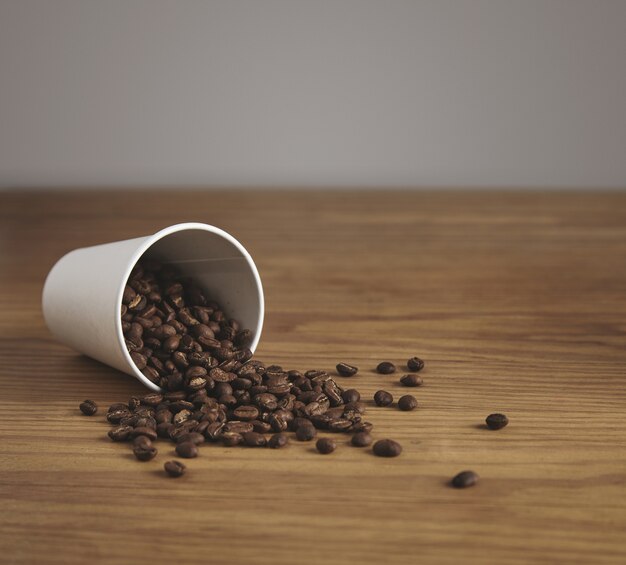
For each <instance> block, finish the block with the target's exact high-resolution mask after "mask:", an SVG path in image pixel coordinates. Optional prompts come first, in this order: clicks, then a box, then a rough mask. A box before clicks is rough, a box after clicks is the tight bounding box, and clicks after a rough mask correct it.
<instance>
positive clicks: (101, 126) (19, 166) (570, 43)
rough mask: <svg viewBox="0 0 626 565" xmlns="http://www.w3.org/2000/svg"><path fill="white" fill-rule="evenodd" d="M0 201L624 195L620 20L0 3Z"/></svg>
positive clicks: (593, 1)
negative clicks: (567, 191) (406, 192)
mask: <svg viewBox="0 0 626 565" xmlns="http://www.w3.org/2000/svg"><path fill="white" fill-rule="evenodd" d="M0 81H1V84H0V186H24V185H37V186H45V185H67V184H70V185H115V184H143V185H154V184H177V185H178V184H220V185H222V184H243V185H248V184H254V185H275V184H278V185H345V184H347V185H431V186H432V185H436V186H440V185H441V186H445V185H496V186H499V185H508V186H515V185H518V186H519V185H522V186H524V185H527V186H533V185H535V186H563V185H565V186H626V1H619V0H616V1H607V0H588V1H580V0H519V1H506V0H493V1H491V0H456V1H452V0H432V1H426V0H415V1H390V0H381V1H378V2H373V1H367V0H311V1H309V2H303V1H296V0H293V1H287V0H286V1H280V0H269V1H262V0H251V1H237V0H225V1H222V2H220V1H209V0H206V1H194V0H169V1H168V0H108V1H107V0H40V1H37V0H0Z"/></svg>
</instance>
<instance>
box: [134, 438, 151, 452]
mask: <svg viewBox="0 0 626 565" xmlns="http://www.w3.org/2000/svg"><path fill="white" fill-rule="evenodd" d="M151 446H152V440H151V439H150V438H148V437H146V436H137V437H136V438H134V439H133V449H134V448H135V447H145V448H148V447H151Z"/></svg>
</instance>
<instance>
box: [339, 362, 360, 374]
mask: <svg viewBox="0 0 626 565" xmlns="http://www.w3.org/2000/svg"><path fill="white" fill-rule="evenodd" d="M358 370H359V368H358V367H354V366H353V365H348V364H347V363H339V364H338V365H337V372H338V373H339V374H340V375H341V376H342V377H352V376H353V375H356V374H357V372H358Z"/></svg>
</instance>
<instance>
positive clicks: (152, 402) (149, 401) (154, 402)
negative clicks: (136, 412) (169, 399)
mask: <svg viewBox="0 0 626 565" xmlns="http://www.w3.org/2000/svg"><path fill="white" fill-rule="evenodd" d="M139 401H140V402H141V404H144V405H146V406H158V405H159V404H161V402H163V395H162V394H160V393H158V392H152V393H150V394H146V395H145V396H142V397H141V398H140V399H139Z"/></svg>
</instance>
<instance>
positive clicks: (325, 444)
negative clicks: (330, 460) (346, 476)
mask: <svg viewBox="0 0 626 565" xmlns="http://www.w3.org/2000/svg"><path fill="white" fill-rule="evenodd" d="M315 447H316V448H317V450H318V451H319V452H320V453H321V454H323V455H328V454H329V453H332V452H333V451H335V449H337V444H336V443H335V441H334V440H332V439H330V438H328V437H322V438H320V439H318V440H317V442H316V443H315Z"/></svg>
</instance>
